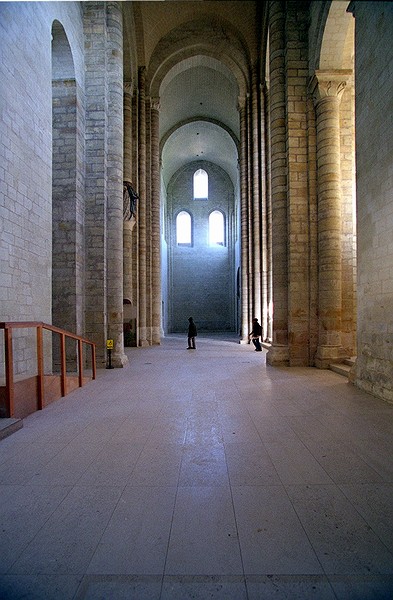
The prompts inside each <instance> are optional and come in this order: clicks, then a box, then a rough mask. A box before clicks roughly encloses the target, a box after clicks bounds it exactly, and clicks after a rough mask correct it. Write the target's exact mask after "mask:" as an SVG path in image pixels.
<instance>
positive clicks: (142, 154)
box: [137, 67, 149, 346]
mask: <svg viewBox="0 0 393 600" xmlns="http://www.w3.org/2000/svg"><path fill="white" fill-rule="evenodd" d="M145 78H146V67H140V68H139V71H138V91H139V94H138V101H139V102H138V134H139V135H138V157H139V162H138V167H139V170H138V181H139V190H138V191H139V210H138V232H139V236H138V237H139V243H138V251H139V254H138V259H139V303H138V312H139V316H138V324H137V327H138V332H139V335H138V340H139V345H140V346H148V345H149V344H148V341H147V338H146V251H147V247H146V101H145Z"/></svg>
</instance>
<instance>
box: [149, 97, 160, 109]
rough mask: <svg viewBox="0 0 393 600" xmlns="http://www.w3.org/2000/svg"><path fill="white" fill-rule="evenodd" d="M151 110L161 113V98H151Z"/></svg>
mask: <svg viewBox="0 0 393 600" xmlns="http://www.w3.org/2000/svg"><path fill="white" fill-rule="evenodd" d="M150 108H151V109H152V110H158V111H159V110H160V109H161V104H160V98H157V97H156V98H150Z"/></svg>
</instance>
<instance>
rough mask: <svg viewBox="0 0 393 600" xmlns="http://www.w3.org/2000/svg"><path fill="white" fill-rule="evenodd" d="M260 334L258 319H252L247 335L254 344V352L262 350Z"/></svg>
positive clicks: (260, 328)
mask: <svg viewBox="0 0 393 600" xmlns="http://www.w3.org/2000/svg"><path fill="white" fill-rule="evenodd" d="M261 335H262V327H261V325H260V324H259V323H258V319H253V320H252V330H251V332H250V334H249V337H250V338H251V341H252V343H253V344H254V346H255V350H256V352H262V346H261V342H260V341H259V338H260V337H261Z"/></svg>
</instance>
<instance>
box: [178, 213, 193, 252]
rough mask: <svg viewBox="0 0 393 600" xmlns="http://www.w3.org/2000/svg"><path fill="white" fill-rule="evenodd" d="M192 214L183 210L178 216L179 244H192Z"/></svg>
mask: <svg viewBox="0 0 393 600" xmlns="http://www.w3.org/2000/svg"><path fill="white" fill-rule="evenodd" d="M191 242H192V238H191V215H190V214H189V213H188V212H186V211H185V210H182V211H181V212H179V214H178V215H177V217H176V243H177V245H178V246H191Z"/></svg>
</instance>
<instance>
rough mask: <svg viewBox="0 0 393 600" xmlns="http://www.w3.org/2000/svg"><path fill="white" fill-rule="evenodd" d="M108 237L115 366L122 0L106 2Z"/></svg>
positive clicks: (119, 297)
mask: <svg viewBox="0 0 393 600" xmlns="http://www.w3.org/2000/svg"><path fill="white" fill-rule="evenodd" d="M106 10H107V15H106V17H107V20H106V23H107V31H108V48H107V73H108V114H107V123H108V130H107V131H108V135H107V181H108V183H107V238H108V249H107V257H108V269H107V280H108V287H107V298H108V333H107V336H108V338H109V339H113V351H112V366H114V367H121V366H123V365H124V364H125V363H126V362H127V360H128V359H127V356H126V355H125V354H124V339H123V16H122V9H121V4H120V2H108V3H107V8H106Z"/></svg>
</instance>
